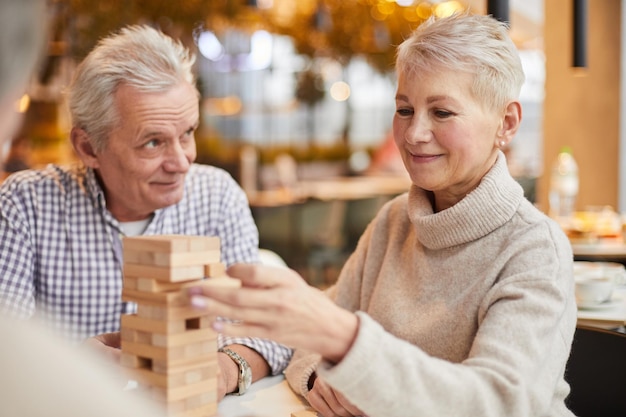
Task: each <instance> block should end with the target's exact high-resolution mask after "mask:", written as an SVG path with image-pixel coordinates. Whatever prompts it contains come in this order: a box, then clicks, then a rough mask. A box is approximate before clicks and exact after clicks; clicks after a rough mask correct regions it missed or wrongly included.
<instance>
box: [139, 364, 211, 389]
mask: <svg viewBox="0 0 626 417" xmlns="http://www.w3.org/2000/svg"><path fill="white" fill-rule="evenodd" d="M132 376H133V377H134V378H135V379H136V380H137V382H139V383H140V384H145V385H149V386H153V387H163V388H177V387H182V386H186V385H191V384H197V383H199V382H202V381H208V380H211V379H215V378H217V361H215V360H213V361H210V362H200V363H198V364H196V365H194V367H193V368H191V369H189V370H186V371H185V372H171V373H158V372H154V371H153V370H152V369H147V368H139V369H134V370H133V372H132Z"/></svg>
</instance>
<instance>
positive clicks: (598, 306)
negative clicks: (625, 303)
mask: <svg viewBox="0 0 626 417" xmlns="http://www.w3.org/2000/svg"><path fill="white" fill-rule="evenodd" d="M619 304H620V302H619V301H618V300H607V301H604V302H602V303H583V302H577V303H576V305H577V306H578V308H580V309H582V310H608V309H611V308H613V307H617V306H618V305H619Z"/></svg>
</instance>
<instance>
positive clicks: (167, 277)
mask: <svg viewBox="0 0 626 417" xmlns="http://www.w3.org/2000/svg"><path fill="white" fill-rule="evenodd" d="M124 276H130V277H148V278H154V279H156V280H159V281H168V282H180V281H191V280H194V279H202V278H204V266H203V265H196V266H177V267H164V266H153V265H140V264H130V263H124Z"/></svg>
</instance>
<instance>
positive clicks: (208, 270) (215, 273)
mask: <svg viewBox="0 0 626 417" xmlns="http://www.w3.org/2000/svg"><path fill="white" fill-rule="evenodd" d="M223 275H226V265H224V264H223V263H222V262H211V263H206V265H205V266H204V276H205V277H221V276H223Z"/></svg>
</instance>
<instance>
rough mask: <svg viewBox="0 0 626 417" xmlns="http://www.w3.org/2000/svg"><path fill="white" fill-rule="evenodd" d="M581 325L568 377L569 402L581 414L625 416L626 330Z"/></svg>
mask: <svg viewBox="0 0 626 417" xmlns="http://www.w3.org/2000/svg"><path fill="white" fill-rule="evenodd" d="M623 330H624V329H623V327H622V328H621V329H615V330H605V329H601V328H596V327H590V326H583V325H578V326H577V327H576V333H575V334H574V341H573V343H572V351H571V353H570V357H569V360H568V362H567V367H566V370H565V379H566V380H567V382H568V383H569V384H570V387H571V392H570V395H569V396H568V397H567V399H566V404H567V406H568V407H569V408H570V410H572V411H573V412H574V414H576V415H577V416H578V417H612V416H620V417H623V416H626V401H625V400H624V393H625V391H626V334H624V332H623Z"/></svg>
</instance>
